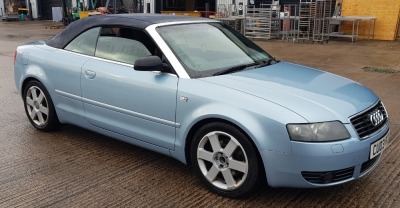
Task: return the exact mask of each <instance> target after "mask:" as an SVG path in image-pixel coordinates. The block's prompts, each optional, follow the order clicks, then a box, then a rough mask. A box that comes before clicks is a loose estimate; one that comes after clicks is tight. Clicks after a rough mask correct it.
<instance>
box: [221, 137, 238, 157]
mask: <svg viewBox="0 0 400 208" xmlns="http://www.w3.org/2000/svg"><path fill="white" fill-rule="evenodd" d="M237 146H238V145H237V144H236V143H235V142H234V141H233V140H232V139H231V140H230V141H229V143H228V144H227V145H226V147H225V148H224V150H223V151H222V152H223V153H225V154H226V156H228V157H230V156H231V155H232V153H233V152H234V151H235V150H236V147H237Z"/></svg>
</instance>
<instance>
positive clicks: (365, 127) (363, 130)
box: [350, 102, 388, 139]
mask: <svg viewBox="0 0 400 208" xmlns="http://www.w3.org/2000/svg"><path fill="white" fill-rule="evenodd" d="M377 110H379V111H380V112H381V113H382V115H383V121H382V122H381V123H379V124H378V125H376V126H374V125H373V124H372V122H371V120H370V114H371V113H373V112H375V111H377ZM387 118H388V116H387V113H386V109H385V107H384V106H383V104H382V102H378V104H376V105H375V106H373V107H372V108H370V109H368V110H367V111H365V112H363V113H361V114H359V115H356V116H353V117H351V118H350V122H351V124H352V125H353V127H354V129H355V130H356V131H357V134H358V136H359V137H360V139H366V138H367V137H368V136H370V135H372V134H373V133H375V132H377V131H378V130H379V129H380V128H382V126H383V125H385V123H386V122H387Z"/></svg>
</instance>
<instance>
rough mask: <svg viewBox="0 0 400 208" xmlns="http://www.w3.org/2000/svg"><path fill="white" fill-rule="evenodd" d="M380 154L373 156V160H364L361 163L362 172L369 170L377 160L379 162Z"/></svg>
mask: <svg viewBox="0 0 400 208" xmlns="http://www.w3.org/2000/svg"><path fill="white" fill-rule="evenodd" d="M379 157H380V156H376V157H374V158H372V159H371V160H368V161H367V162H364V163H363V164H362V165H361V173H364V172H365V171H367V170H369V169H370V168H371V167H372V166H374V164H375V163H376V162H378V159H379Z"/></svg>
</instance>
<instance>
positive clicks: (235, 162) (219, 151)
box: [197, 131, 249, 190]
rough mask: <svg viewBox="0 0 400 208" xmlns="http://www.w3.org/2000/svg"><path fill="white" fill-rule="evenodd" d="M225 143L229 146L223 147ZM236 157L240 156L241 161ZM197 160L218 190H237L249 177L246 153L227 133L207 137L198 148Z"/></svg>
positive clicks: (214, 133)
mask: <svg viewBox="0 0 400 208" xmlns="http://www.w3.org/2000/svg"><path fill="white" fill-rule="evenodd" d="M220 136H222V137H221V141H220ZM227 139H229V141H228V140H227ZM222 140H223V141H222ZM224 141H226V142H227V144H226V143H225V144H226V145H225V146H224V147H222V146H221V144H222V143H224ZM221 142H222V143H221ZM236 151H239V152H238V153H239V154H236ZM234 155H239V156H236V157H239V159H238V158H235V156H234ZM197 160H198V165H199V167H200V170H201V172H202V173H203V175H204V177H205V178H206V179H207V180H208V181H209V182H210V183H212V184H213V185H214V186H216V187H218V188H221V189H224V190H232V189H235V188H237V187H239V186H240V185H241V184H242V183H243V182H244V180H245V179H246V177H247V172H248V169H249V166H248V160H247V155H246V152H245V151H244V149H243V147H242V145H241V144H240V143H239V142H238V141H237V140H236V139H235V138H234V137H232V136H231V135H229V134H227V133H225V132H219V131H215V132H210V133H208V134H207V135H205V136H204V137H203V138H202V139H201V140H200V142H199V145H198V148H197Z"/></svg>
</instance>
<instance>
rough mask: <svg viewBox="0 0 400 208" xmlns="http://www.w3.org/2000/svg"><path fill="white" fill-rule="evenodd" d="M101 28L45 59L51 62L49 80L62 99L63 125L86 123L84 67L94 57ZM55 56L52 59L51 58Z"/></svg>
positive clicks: (79, 36)
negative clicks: (83, 92)
mask: <svg viewBox="0 0 400 208" xmlns="http://www.w3.org/2000/svg"><path fill="white" fill-rule="evenodd" d="M99 32H100V28H92V29H89V30H87V31H85V32H83V33H82V34H80V35H78V36H77V37H76V38H74V39H73V40H72V41H71V42H70V43H69V44H68V45H67V46H66V47H65V48H63V50H52V51H50V52H51V54H49V55H48V56H43V55H42V56H41V57H40V58H41V59H44V61H43V62H45V63H47V67H48V70H47V71H48V74H47V76H48V77H49V80H53V86H54V89H55V92H56V95H57V97H56V98H55V99H57V100H58V102H56V106H55V107H56V108H57V109H58V114H62V116H60V117H61V118H62V119H63V120H62V122H66V123H74V124H79V123H80V122H85V119H84V110H83V104H82V101H81V88H80V82H81V69H82V65H83V64H84V63H85V62H86V61H87V60H88V59H91V57H92V56H94V52H95V48H96V41H97V36H98V34H99ZM50 57H51V58H50Z"/></svg>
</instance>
